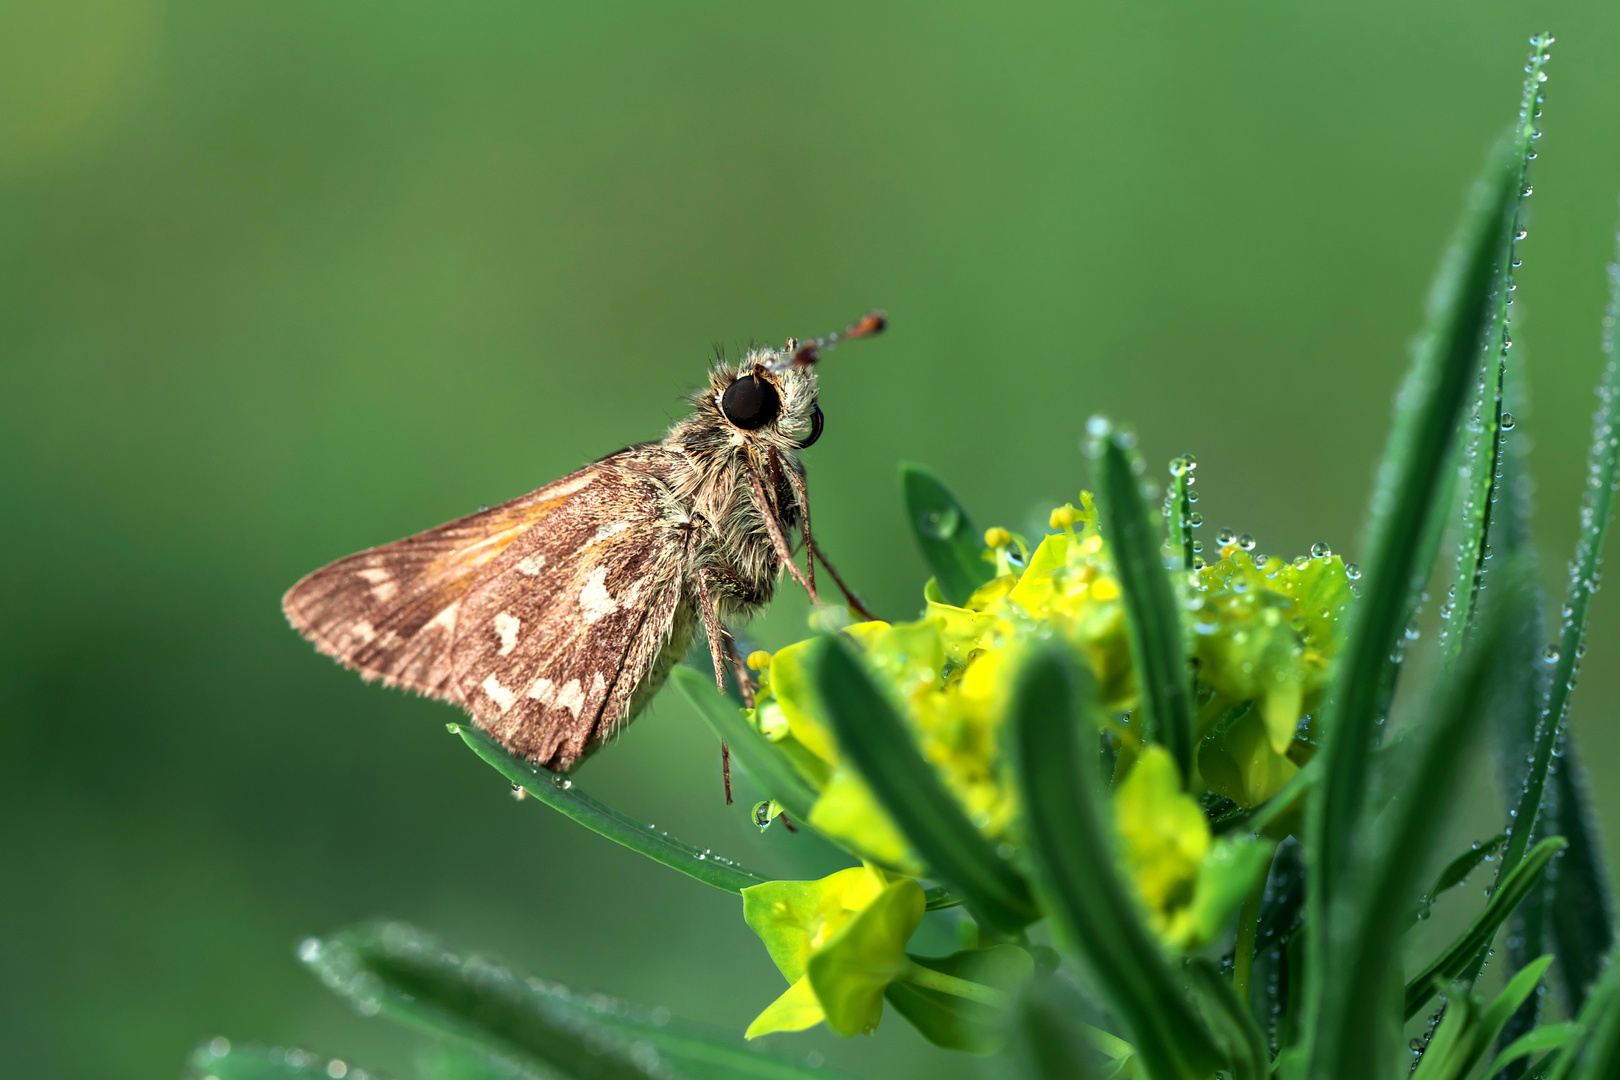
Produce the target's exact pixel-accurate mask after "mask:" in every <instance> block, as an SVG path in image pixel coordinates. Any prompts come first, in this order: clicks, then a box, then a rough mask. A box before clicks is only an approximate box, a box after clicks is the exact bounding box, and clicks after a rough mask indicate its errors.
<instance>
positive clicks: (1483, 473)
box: [1440, 34, 1552, 670]
mask: <svg viewBox="0 0 1620 1080" xmlns="http://www.w3.org/2000/svg"><path fill="white" fill-rule="evenodd" d="M1551 45H1552V39H1551V38H1550V37H1548V36H1547V35H1545V34H1542V35H1538V36H1537V37H1536V38H1535V39H1534V47H1535V51H1534V52H1532V53H1531V55H1530V62H1529V63H1528V64H1527V65H1525V80H1524V95H1523V97H1522V99H1521V100H1520V103H1519V122H1518V123H1517V124H1516V125H1515V126H1514V129H1513V136H1512V141H1511V145H1510V148H1509V150H1508V151H1507V152H1508V154H1509V155H1510V156H1511V158H1512V160H1513V162H1514V164H1516V165H1517V166H1518V183H1517V188H1518V191H1519V192H1520V194H1519V198H1518V202H1519V203H1520V204H1522V203H1523V201H1524V198H1525V196H1527V195H1528V194H1529V191H1530V189H1529V187H1528V186H1527V185H1526V184H1525V176H1526V174H1527V172H1528V171H1529V167H1530V158H1531V156H1532V152H1531V148H1532V147H1533V146H1534V145H1535V142H1534V139H1535V135H1536V133H1537V128H1538V126H1539V125H1538V124H1537V121H1536V117H1537V115H1538V114H1539V113H1540V109H1539V107H1538V105H1539V102H1540V101H1541V97H1542V92H1543V91H1542V87H1543V86H1544V85H1545V82H1546V78H1547V76H1546V67H1547V56H1548V49H1549V47H1550V46H1551ZM1515 214H1516V215H1517V211H1515ZM1518 232H1519V230H1518V229H1517V228H1515V230H1514V231H1513V232H1512V233H1510V234H1509V239H1508V242H1507V243H1506V244H1505V245H1503V246H1502V248H1501V251H1500V254H1499V256H1498V258H1497V262H1496V266H1495V268H1494V272H1493V274H1492V279H1491V286H1490V303H1489V307H1488V311H1487V319H1488V325H1487V327H1486V329H1485V334H1484V341H1483V343H1482V351H1483V354H1484V357H1483V358H1484V365H1483V377H1482V378H1481V379H1480V381H1479V395H1478V397H1477V398H1476V399H1475V401H1474V405H1473V409H1472V413H1473V417H1472V419H1471V421H1470V423H1469V424H1468V425H1467V428H1468V430H1467V432H1466V438H1465V440H1464V441H1463V443H1462V445H1461V447H1460V450H1461V458H1462V468H1461V476H1460V485H1459V486H1460V492H1459V493H1460V494H1461V496H1462V498H1461V499H1460V503H1461V522H1460V529H1459V538H1458V544H1457V556H1456V559H1455V563H1454V567H1453V575H1452V584H1451V588H1450V597H1451V599H1450V600H1449V601H1448V603H1449V604H1450V609H1451V610H1450V613H1449V614H1450V618H1449V619H1448V620H1447V622H1446V627H1445V633H1444V634H1443V636H1442V638H1441V643H1440V655H1441V665H1442V669H1443V670H1447V669H1450V668H1451V666H1452V665H1453V664H1455V663H1456V662H1457V656H1458V655H1459V654H1460V653H1461V651H1462V643H1463V638H1464V636H1465V635H1466V633H1467V631H1468V627H1469V625H1470V624H1471V622H1472V621H1473V617H1474V610H1475V607H1476V605H1477V603H1478V600H1479V590H1480V584H1481V581H1482V580H1483V578H1484V576H1485V568H1486V565H1487V564H1486V559H1487V556H1488V554H1489V552H1490V543H1491V540H1492V536H1491V528H1492V524H1493V522H1492V515H1493V512H1494V508H1495V506H1496V502H1497V483H1498V478H1499V477H1500V476H1501V475H1502V449H1503V439H1502V397H1503V395H1502V391H1503V384H1504V381H1505V377H1506V375H1507V357H1508V349H1509V348H1510V347H1511V344H1512V339H1511V337H1510V336H1509V334H1508V301H1509V299H1510V296H1511V289H1512V286H1513V267H1514V264H1515V262H1516V261H1517V260H1516V259H1515V258H1514V251H1515V247H1514V245H1515V241H1516V240H1517V237H1518Z"/></svg>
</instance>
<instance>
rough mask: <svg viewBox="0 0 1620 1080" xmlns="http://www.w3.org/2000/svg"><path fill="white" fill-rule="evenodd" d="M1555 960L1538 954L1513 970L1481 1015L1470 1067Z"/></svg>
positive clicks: (1533, 991) (1527, 997) (1525, 999)
mask: <svg viewBox="0 0 1620 1080" xmlns="http://www.w3.org/2000/svg"><path fill="white" fill-rule="evenodd" d="M1552 961H1553V958H1552V956H1551V955H1550V954H1549V955H1547V956H1542V957H1539V958H1537V959H1535V960H1532V961H1530V963H1528V964H1526V965H1524V967H1522V968H1520V969H1519V970H1518V971H1517V972H1515V973H1514V975H1513V978H1511V979H1509V980H1508V984H1507V985H1506V986H1505V987H1503V988H1502V992H1501V993H1499V994H1497V995H1496V1000H1495V1001H1493V1002H1491V1004H1490V1007H1489V1008H1487V1009H1486V1010H1485V1012H1484V1013H1482V1014H1481V1015H1480V1018H1479V1029H1478V1030H1477V1031H1476V1032H1475V1033H1474V1046H1473V1053H1472V1054H1471V1055H1470V1056H1469V1058H1468V1063H1467V1065H1468V1067H1469V1068H1471V1067H1472V1066H1473V1065H1474V1063H1475V1062H1477V1061H1478V1060H1480V1059H1481V1058H1483V1057H1484V1056H1485V1052H1486V1051H1487V1050H1489V1049H1490V1045H1491V1043H1492V1042H1493V1041H1495V1039H1496V1037H1497V1035H1499V1034H1501V1032H1502V1029H1503V1028H1504V1027H1506V1026H1507V1022H1508V1019H1509V1018H1510V1017H1511V1016H1512V1015H1513V1014H1514V1012H1516V1011H1517V1010H1518V1008H1519V1006H1521V1005H1523V1004H1524V1003H1525V1002H1526V1001H1528V1000H1529V999H1530V995H1531V994H1533V993H1535V991H1536V986H1537V985H1538V984H1539V983H1540V982H1541V977H1542V976H1543V975H1545V974H1546V973H1547V966H1548V965H1549V964H1551V963H1552Z"/></svg>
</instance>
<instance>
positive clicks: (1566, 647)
mask: <svg viewBox="0 0 1620 1080" xmlns="http://www.w3.org/2000/svg"><path fill="white" fill-rule="evenodd" d="M1616 245H1617V251H1620V237H1617V238H1616ZM1617 321H1620V254H1617V256H1616V261H1615V262H1614V263H1612V264H1610V266H1609V306H1608V310H1607V313H1606V315H1605V318H1604V331H1603V358H1604V365H1603V374H1602V377H1601V378H1600V379H1599V380H1598V388H1597V394H1598V408H1597V411H1596V412H1595V413H1594V414H1593V416H1592V445H1591V449H1590V450H1588V452H1587V459H1586V467H1587V486H1586V491H1585V494H1584V495H1583V496H1582V502H1581V532H1580V537H1579V539H1578V540H1577V541H1576V543H1575V558H1574V559H1573V560H1572V561H1571V563H1570V574H1569V588H1568V592H1567V593H1566V594H1565V599H1564V606H1563V612H1564V617H1563V625H1562V627H1561V629H1560V633H1559V638H1558V644H1557V646H1556V649H1555V652H1554V653H1553V655H1552V658H1553V660H1554V664H1553V672H1552V678H1551V680H1550V682H1549V689H1548V695H1547V702H1546V706H1545V707H1544V708H1543V709H1542V714H1541V719H1540V726H1539V728H1538V730H1537V732H1536V744H1535V756H1534V758H1533V760H1532V761H1531V764H1530V772H1529V776H1528V778H1527V779H1526V781H1525V785H1524V790H1523V792H1522V793H1521V794H1520V797H1519V803H1518V807H1517V808H1516V810H1515V811H1514V818H1513V820H1514V823H1515V829H1514V835H1513V837H1512V839H1511V840H1510V841H1509V842H1508V847H1507V851H1506V852H1505V853H1504V854H1503V857H1502V866H1501V869H1499V870H1498V871H1497V874H1498V877H1499V878H1500V877H1502V876H1504V875H1506V874H1509V873H1512V871H1513V869H1514V868H1515V867H1516V866H1517V865H1518V863H1519V861H1520V860H1521V859H1522V858H1523V857H1524V853H1525V849H1526V847H1527V845H1528V843H1529V840H1530V836H1531V832H1532V831H1533V826H1534V824H1535V822H1536V819H1537V817H1538V815H1539V814H1540V812H1541V805H1542V797H1543V794H1544V792H1545V791H1546V786H1547V773H1548V770H1549V768H1550V767H1551V765H1552V760H1553V751H1554V750H1555V749H1556V748H1557V746H1558V741H1559V738H1560V737H1561V735H1562V733H1563V729H1564V720H1565V717H1566V715H1567V713H1568V711H1569V699H1570V694H1571V692H1572V691H1573V690H1574V688H1575V664H1576V660H1577V659H1578V658H1579V656H1580V654H1581V651H1582V649H1583V647H1584V643H1585V639H1586V619H1587V612H1588V610H1589V609H1590V607H1591V603H1592V595H1593V594H1594V593H1595V592H1597V585H1598V573H1599V567H1600V566H1601V563H1602V558H1603V542H1604V538H1605V536H1606V535H1607V533H1608V528H1609V519H1610V516H1611V514H1612V511H1613V501H1614V488H1615V483H1616V481H1617V480H1620V356H1617V355H1616V353H1615V337H1614V335H1615V324H1616V322H1617ZM1583 850H1591V849H1590V847H1586V848H1583ZM1591 879H1592V880H1598V881H1601V880H1602V878H1601V872H1599V871H1595V870H1594V871H1593V872H1592V874H1591ZM1599 895H1600V896H1601V893H1600V894H1599ZM1606 901H1607V898H1606V897H1603V898H1602V900H1600V903H1603V905H1604V906H1605V907H1607V903H1606ZM1610 936H1611V938H1612V931H1611V932H1610ZM1566 976H1567V973H1566Z"/></svg>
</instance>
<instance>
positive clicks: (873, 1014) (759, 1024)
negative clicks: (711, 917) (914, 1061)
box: [742, 866, 925, 1039]
mask: <svg viewBox="0 0 1620 1080" xmlns="http://www.w3.org/2000/svg"><path fill="white" fill-rule="evenodd" d="M742 896H743V918H744V919H745V920H746V921H747V922H748V925H749V926H750V927H751V928H752V929H753V931H754V932H755V933H756V934H758V935H759V937H760V940H761V941H763V942H764V943H765V949H766V951H767V952H768V953H770V956H771V960H772V961H774V962H775V964H776V967H777V970H779V971H781V973H782V975H783V976H784V977H785V978H786V979H787V980H788V982H789V984H790V985H789V986H788V988H787V990H786V991H784V992H783V993H782V995H781V996H780V997H778V998H777V999H776V1000H775V1001H774V1002H772V1003H771V1004H770V1005H768V1006H767V1007H766V1008H765V1011H764V1012H762V1013H760V1014H759V1016H758V1017H756V1018H755V1019H754V1022H753V1023H752V1024H750V1025H749V1026H748V1031H747V1032H746V1036H747V1038H750V1039H753V1038H758V1037H759V1036H761V1035H767V1034H770V1033H771V1032H773V1031H802V1030H804V1029H805V1028H808V1027H813V1026H815V1025H816V1024H819V1023H821V1022H822V1021H823V1020H825V1021H827V1024H828V1026H829V1027H831V1028H832V1029H833V1030H834V1031H836V1032H838V1033H839V1034H840V1035H855V1034H859V1033H861V1032H868V1031H872V1030H873V1029H875V1028H876V1027H877V1025H878V1021H879V1020H880V1019H881V1018H882V1016H883V991H884V990H885V989H886V988H887V987H888V985H889V983H891V982H893V981H894V980H895V979H897V978H899V977H900V976H901V975H903V974H905V973H906V972H907V971H908V970H909V969H910V967H911V961H910V960H909V959H908V958H907V956H906V952H905V947H906V942H907V941H908V940H910V938H911V935H912V934H913V933H914V932H915V931H916V929H917V925H918V924H919V923H920V922H922V916H923V909H924V906H925V905H924V900H923V892H922V887H921V886H919V885H918V884H917V883H916V882H915V881H913V880H912V879H910V878H906V877H901V878H894V879H892V880H891V878H890V877H889V876H888V875H886V874H884V873H883V872H882V871H880V870H877V869H875V868H872V867H861V866H857V867H852V868H851V869H848V870H840V871H838V872H837V873H836V874H832V875H830V876H828V877H825V878H822V879H821V880H820V881H771V882H766V883H765V884H762V885H754V886H751V887H749V888H747V889H744V890H743V893H742Z"/></svg>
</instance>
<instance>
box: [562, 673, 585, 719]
mask: <svg viewBox="0 0 1620 1080" xmlns="http://www.w3.org/2000/svg"><path fill="white" fill-rule="evenodd" d="M584 707H585V691H584V690H582V689H581V688H580V685H579V680H578V679H569V680H568V681H567V682H566V683H564V684H563V688H562V689H561V690H558V691H557V708H559V709H567V710H568V711H569V712H571V713H573V714H574V718H575V719H578V718H579V710H581V709H583V708H584Z"/></svg>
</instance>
